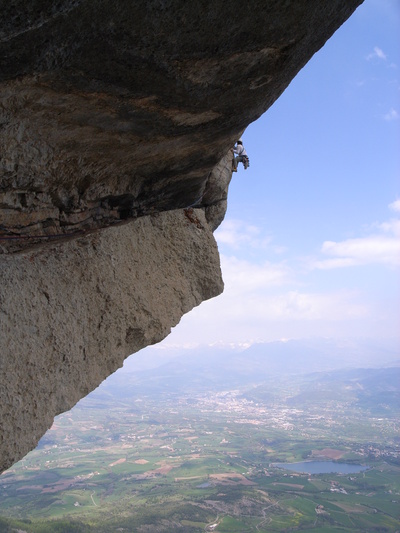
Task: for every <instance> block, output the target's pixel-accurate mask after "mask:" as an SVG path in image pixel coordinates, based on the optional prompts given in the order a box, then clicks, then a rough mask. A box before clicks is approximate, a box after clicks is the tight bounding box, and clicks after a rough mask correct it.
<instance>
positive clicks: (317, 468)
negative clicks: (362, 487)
mask: <svg viewBox="0 0 400 533" xmlns="http://www.w3.org/2000/svg"><path fill="white" fill-rule="evenodd" d="M272 464H273V466H276V467H277V468H284V469H285V470H291V471H292V472H306V473H307V474H330V473H335V474H358V472H362V471H363V470H367V469H368V467H367V466H362V465H353V464H349V463H334V462H333V461H303V462H301V463H272Z"/></svg>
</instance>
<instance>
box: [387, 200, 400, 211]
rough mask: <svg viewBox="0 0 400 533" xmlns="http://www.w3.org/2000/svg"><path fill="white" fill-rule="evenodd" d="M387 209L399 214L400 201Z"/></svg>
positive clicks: (396, 201)
mask: <svg viewBox="0 0 400 533" xmlns="http://www.w3.org/2000/svg"><path fill="white" fill-rule="evenodd" d="M389 209H391V210H392V211H398V212H400V199H399V200H395V201H394V202H392V203H391V204H389Z"/></svg>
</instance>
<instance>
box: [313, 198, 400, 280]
mask: <svg viewBox="0 0 400 533" xmlns="http://www.w3.org/2000/svg"><path fill="white" fill-rule="evenodd" d="M389 207H390V208H391V209H392V210H394V211H400V200H396V201H395V202H393V203H392V204H390V205H389ZM375 228H376V229H377V230H378V231H375V233H373V234H371V235H367V236H365V237H358V238H354V239H346V240H344V241H339V242H336V241H325V242H324V243H323V245H322V248H321V252H322V254H323V255H325V256H330V258H329V259H320V260H317V261H314V263H313V264H312V267H313V268H316V269H321V270H328V269H332V268H343V267H349V266H357V265H368V264H383V265H387V266H391V267H393V266H400V220H399V219H391V220H388V221H386V222H383V223H381V224H376V225H375Z"/></svg>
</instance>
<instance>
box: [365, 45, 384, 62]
mask: <svg viewBox="0 0 400 533" xmlns="http://www.w3.org/2000/svg"><path fill="white" fill-rule="evenodd" d="M375 58H377V59H383V60H384V61H386V54H385V53H384V52H383V50H382V49H381V48H379V47H378V46H375V47H374V51H373V52H371V53H370V54H368V55H367V60H368V61H370V60H371V59H375Z"/></svg>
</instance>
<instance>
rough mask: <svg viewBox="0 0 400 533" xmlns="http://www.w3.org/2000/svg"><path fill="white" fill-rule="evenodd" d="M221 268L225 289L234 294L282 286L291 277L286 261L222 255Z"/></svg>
mask: <svg viewBox="0 0 400 533" xmlns="http://www.w3.org/2000/svg"><path fill="white" fill-rule="evenodd" d="M221 269H222V272H223V278H224V283H225V290H230V291H231V292H232V293H233V294H236V293H238V292H239V293H243V294H248V293H249V292H250V291H257V292H258V291H262V290H265V289H267V288H271V287H277V286H281V285H282V284H283V283H287V282H288V281H289V279H290V271H289V269H288V267H287V266H286V265H285V264H284V263H278V264H274V263H270V262H269V261H265V262H263V263H262V264H255V263H251V262H249V261H247V260H242V259H237V258H236V257H233V256H230V257H228V256H226V255H221Z"/></svg>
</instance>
